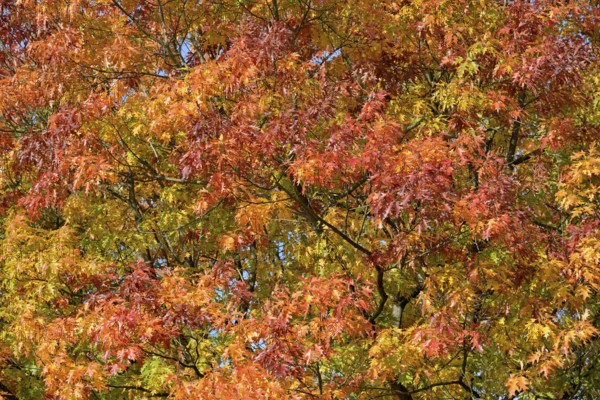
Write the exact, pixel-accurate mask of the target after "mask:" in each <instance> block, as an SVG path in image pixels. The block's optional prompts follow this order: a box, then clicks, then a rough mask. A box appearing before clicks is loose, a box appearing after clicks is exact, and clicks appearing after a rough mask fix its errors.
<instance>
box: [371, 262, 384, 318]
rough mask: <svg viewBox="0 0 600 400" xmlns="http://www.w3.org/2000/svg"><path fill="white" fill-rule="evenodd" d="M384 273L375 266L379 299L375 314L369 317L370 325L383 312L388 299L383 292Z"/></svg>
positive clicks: (380, 268) (382, 269)
mask: <svg viewBox="0 0 600 400" xmlns="http://www.w3.org/2000/svg"><path fill="white" fill-rule="evenodd" d="M384 273H385V269H384V268H382V267H380V266H377V293H379V297H381V299H380V300H379V305H378V306H377V310H375V312H374V313H373V314H372V315H371V316H370V317H369V322H370V323H371V324H374V323H375V320H376V319H377V317H379V315H380V314H381V313H382V312H383V309H384V307H385V303H386V302H387V299H388V297H389V296H388V294H387V292H386V291H385V286H384V284H383V274H384Z"/></svg>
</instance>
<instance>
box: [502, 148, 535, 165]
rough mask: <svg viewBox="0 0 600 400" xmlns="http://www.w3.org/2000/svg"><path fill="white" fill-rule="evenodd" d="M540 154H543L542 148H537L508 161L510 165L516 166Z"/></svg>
mask: <svg viewBox="0 0 600 400" xmlns="http://www.w3.org/2000/svg"><path fill="white" fill-rule="evenodd" d="M540 154H542V149H535V150H533V151H532V152H530V153H527V154H523V155H521V156H519V157H517V158H514V159H513V160H512V161H511V162H509V163H508V165H513V166H515V165H519V164H522V163H524V162H525V161H528V160H529V159H530V158H531V157H534V156H538V155H540ZM513 157H514V156H513Z"/></svg>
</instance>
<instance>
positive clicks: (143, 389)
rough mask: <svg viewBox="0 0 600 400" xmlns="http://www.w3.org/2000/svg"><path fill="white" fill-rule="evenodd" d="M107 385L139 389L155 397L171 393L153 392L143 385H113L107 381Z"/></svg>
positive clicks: (116, 387) (117, 387)
mask: <svg viewBox="0 0 600 400" xmlns="http://www.w3.org/2000/svg"><path fill="white" fill-rule="evenodd" d="M106 386H108V387H109V388H113V389H125V390H137V391H140V392H144V393H148V394H150V395H151V396H153V397H169V393H153V392H152V390H149V389H146V388H145V387H142V386H132V385H111V384H110V383H107V384H106Z"/></svg>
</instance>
